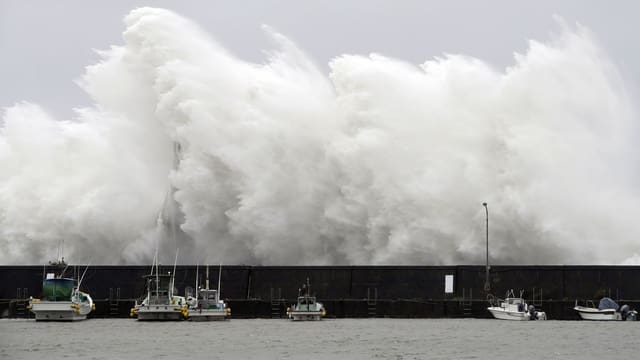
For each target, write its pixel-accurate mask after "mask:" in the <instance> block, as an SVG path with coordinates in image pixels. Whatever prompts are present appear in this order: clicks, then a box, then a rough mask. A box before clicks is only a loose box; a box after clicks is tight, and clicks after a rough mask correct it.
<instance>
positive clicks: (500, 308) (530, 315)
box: [487, 290, 547, 321]
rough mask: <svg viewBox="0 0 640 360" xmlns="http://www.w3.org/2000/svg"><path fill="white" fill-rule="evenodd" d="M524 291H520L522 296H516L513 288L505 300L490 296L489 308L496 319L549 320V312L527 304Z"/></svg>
mask: <svg viewBox="0 0 640 360" xmlns="http://www.w3.org/2000/svg"><path fill="white" fill-rule="evenodd" d="M522 293H523V291H520V297H515V295H514V294H513V290H510V291H508V292H507V295H506V296H505V299H504V300H501V299H495V298H493V297H490V301H489V303H490V305H491V306H489V307H488V308H487V310H489V312H490V313H491V315H493V317H494V318H496V319H501V320H514V321H529V320H547V314H546V313H545V312H544V311H536V309H535V307H534V306H533V305H527V303H526V301H525V300H524V298H522Z"/></svg>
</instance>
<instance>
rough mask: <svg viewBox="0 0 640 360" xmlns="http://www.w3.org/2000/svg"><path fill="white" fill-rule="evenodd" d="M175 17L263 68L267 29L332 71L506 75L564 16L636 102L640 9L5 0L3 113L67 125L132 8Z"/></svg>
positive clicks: (0, 33) (494, 1)
mask: <svg viewBox="0 0 640 360" xmlns="http://www.w3.org/2000/svg"><path fill="white" fill-rule="evenodd" d="M148 5H153V6H155V7H164V8H168V9H172V10H174V11H176V12H178V13H180V14H182V15H184V16H186V17H189V18H191V19H193V20H195V21H196V22H198V23H199V24H200V25H201V26H202V27H203V28H205V29H206V30H207V31H209V32H210V34H211V35H212V37H214V38H215V39H217V40H218V41H219V42H220V43H222V44H223V45H224V46H225V47H226V48H228V49H229V50H231V52H233V53H235V54H236V55H237V56H239V57H240V58H243V59H246V60H250V61H255V62H262V61H263V55H262V50H265V49H269V48H271V44H269V42H268V39H267V38H266V37H265V36H264V34H263V32H262V30H261V28H260V25H261V24H268V25H271V26H272V27H274V28H275V29H276V30H278V31H279V32H281V33H283V34H285V35H286V36H288V37H290V38H291V39H293V40H294V41H295V42H296V43H297V44H298V45H299V46H300V47H301V48H302V49H304V50H305V51H306V52H307V53H308V54H310V55H311V57H312V58H313V59H314V60H315V61H316V62H317V63H318V64H319V65H320V66H321V68H322V69H325V71H327V72H328V67H327V65H326V64H327V62H328V61H329V60H330V59H331V58H333V57H335V56H337V55H340V54H344V53H350V54H369V53H371V52H376V53H381V54H384V55H387V56H392V57H396V58H400V59H404V60H406V61H409V62H412V63H415V64H419V63H422V62H424V61H425V60H427V59H431V58H433V57H434V56H438V55H441V54H443V53H461V54H465V55H470V56H474V57H477V58H480V59H482V60H484V61H487V62H489V63H491V64H493V65H495V66H497V67H500V68H502V67H505V66H508V65H510V64H512V59H513V52H515V51H518V52H522V51H524V50H525V49H526V47H527V40H529V39H537V40H541V41H546V40H547V39H549V35H550V34H551V33H553V32H557V31H558V26H557V25H556V24H555V23H554V20H553V15H554V14H557V15H560V16H562V17H564V18H565V19H566V20H567V21H568V22H570V23H574V22H576V21H577V22H580V23H582V24H583V25H586V26H587V27H589V28H590V29H591V30H592V31H593V32H594V33H595V35H596V37H597V38H598V40H599V41H600V43H601V45H602V46H603V47H604V48H605V49H606V50H607V52H608V54H609V55H610V56H611V58H612V59H613V61H614V62H615V63H616V64H617V65H618V66H619V68H620V70H621V72H622V74H623V75H624V77H625V78H627V85H628V86H629V88H630V91H631V92H632V93H633V94H634V95H632V96H633V97H634V98H635V99H636V101H635V103H636V104H637V103H638V101H637V99H638V97H637V96H636V95H635V94H637V93H638V92H637V88H638V84H639V83H640V48H639V46H638V39H637V36H638V35H640V21H638V20H637V17H638V14H640V2H637V1H579V0H575V1H560V0H536V1H509V0H504V1H501V0H491V1H489V0H483V1H472V0H469V1H459V0H455V1H452V0H448V1H431V0H419V1H378V0H350V1H330V0H319V1H308V0H307V1H299V0H292V1H288V0H280V1H278V0H261V1H244V0H233V1H153V2H151V1H134V0H111V1H95V2H94V1H84V0H73V1H30V0H16V1H14V0H2V1H0V81H1V85H0V107H6V106H10V105H13V104H14V103H15V102H18V101H23V100H26V101H31V102H35V103H38V104H40V105H42V106H44V107H45V108H46V109H48V110H49V111H51V112H52V113H53V114H55V115H56V116H59V117H63V118H64V117H69V116H71V108H72V107H77V106H85V105H89V104H90V100H89V99H88V97H87V96H86V95H85V94H84V93H83V92H82V90H80V89H79V88H78V87H77V86H76V85H75V83H74V82H73V81H74V79H77V78H78V77H79V76H80V75H81V74H82V73H83V71H84V67H85V66H86V65H89V64H92V63H94V62H95V61H96V60H97V55H96V54H95V53H94V51H93V49H104V48H107V47H108V46H109V45H112V44H122V38H121V34H122V31H123V30H124V24H123V22H122V18H123V17H124V16H125V15H126V14H127V13H128V12H129V11H130V10H131V9H133V8H136V7H140V6H148Z"/></svg>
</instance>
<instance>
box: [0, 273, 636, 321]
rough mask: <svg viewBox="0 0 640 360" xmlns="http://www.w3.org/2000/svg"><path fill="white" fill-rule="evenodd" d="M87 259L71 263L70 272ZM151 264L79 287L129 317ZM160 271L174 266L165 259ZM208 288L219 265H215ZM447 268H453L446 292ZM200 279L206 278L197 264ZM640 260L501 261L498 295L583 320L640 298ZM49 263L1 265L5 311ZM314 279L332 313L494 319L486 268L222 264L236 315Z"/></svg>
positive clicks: (106, 310) (95, 277)
mask: <svg viewBox="0 0 640 360" xmlns="http://www.w3.org/2000/svg"><path fill="white" fill-rule="evenodd" d="M84 268H85V267H84V266H80V265H78V266H70V267H69V269H68V270H67V271H68V272H67V275H68V276H71V275H73V274H74V273H76V274H78V273H79V274H81V273H82V272H83V271H84ZM149 269H150V267H149V266H90V267H89V269H88V271H87V274H86V276H85V279H84V281H83V285H82V288H83V290H84V291H87V292H89V293H90V294H91V296H92V297H93V299H94V301H95V302H96V311H95V313H94V314H93V316H95V317H125V316H128V313H129V309H130V307H131V306H132V305H133V303H134V301H135V299H136V298H139V297H141V296H142V294H143V292H144V283H143V281H142V279H141V277H142V276H143V275H144V274H148V273H149ZM161 269H162V271H170V270H172V267H170V266H164V267H162V268H161ZM209 271H210V280H211V285H212V286H215V285H216V284H217V279H218V267H217V266H213V265H212V266H211V267H210V269H209ZM445 275H453V287H452V289H451V290H452V292H450V293H446V292H445ZM200 276H201V278H202V277H203V276H204V271H203V267H202V266H200ZM639 276H640V266H494V267H492V269H491V291H490V292H491V293H492V294H493V295H495V296H497V297H504V294H505V293H506V291H508V290H509V289H513V290H514V293H515V294H516V295H518V294H519V292H520V290H523V291H524V293H523V296H524V297H525V298H526V299H527V300H528V302H529V303H532V304H534V305H535V306H536V307H538V308H541V309H543V310H544V311H546V312H547V314H548V315H549V317H550V318H551V319H577V316H576V314H575V313H574V312H573V311H572V310H571V308H572V307H573V305H574V302H575V300H590V299H591V300H594V301H596V303H597V300H599V299H600V298H601V297H603V296H609V297H611V298H613V299H615V300H618V301H619V302H620V303H627V304H630V305H631V306H632V307H634V308H636V309H637V308H638V306H639V305H640V286H638V285H637V279H638V278H639ZM42 277H43V267H42V266H0V281H1V283H2V285H3V286H2V287H1V288H0V316H2V317H27V316H29V313H28V311H27V310H26V309H25V303H26V300H27V299H28V298H29V296H33V297H38V296H40V292H41V288H42ZM195 277H196V267H195V266H188V265H182V266H178V267H177V269H176V287H177V289H178V292H179V293H180V294H185V292H189V291H192V290H193V288H194V287H195ZM307 277H308V278H309V279H310V281H311V285H312V290H313V292H314V293H315V294H316V296H317V298H318V300H319V301H321V302H323V303H324V304H325V306H326V308H327V312H328V315H329V316H332V317H427V318H428V317H488V316H489V314H488V312H487V311H486V306H487V302H486V296H487V294H486V292H485V291H484V290H483V287H484V281H485V269H484V267H483V266H309V267H304V266H225V267H223V269H222V297H223V298H225V299H227V300H228V301H229V303H230V307H231V309H232V317H238V318H252V317H279V316H283V315H284V314H285V312H286V307H287V306H288V305H290V304H291V303H293V302H294V301H295V297H296V295H297V293H298V288H299V287H300V286H301V285H302V283H303V282H304V281H305V279H306V278H307Z"/></svg>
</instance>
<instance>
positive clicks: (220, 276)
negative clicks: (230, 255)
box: [216, 262, 222, 306]
mask: <svg viewBox="0 0 640 360" xmlns="http://www.w3.org/2000/svg"><path fill="white" fill-rule="evenodd" d="M221 279H222V262H220V269H219V270H218V291H216V306H218V305H217V304H218V302H219V301H220V280H221Z"/></svg>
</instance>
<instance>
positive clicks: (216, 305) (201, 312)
mask: <svg viewBox="0 0 640 360" xmlns="http://www.w3.org/2000/svg"><path fill="white" fill-rule="evenodd" d="M221 278H222V265H221V266H220V269H219V271H218V289H216V290H214V289H210V288H209V267H208V266H207V277H206V280H205V286H204V287H203V288H199V287H198V274H197V270H196V296H195V298H187V303H188V304H189V308H190V310H189V319H190V320H191V321H216V320H226V319H228V318H229V317H231V309H230V308H229V307H228V306H227V304H226V303H225V302H224V300H221V299H220V280H221Z"/></svg>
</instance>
